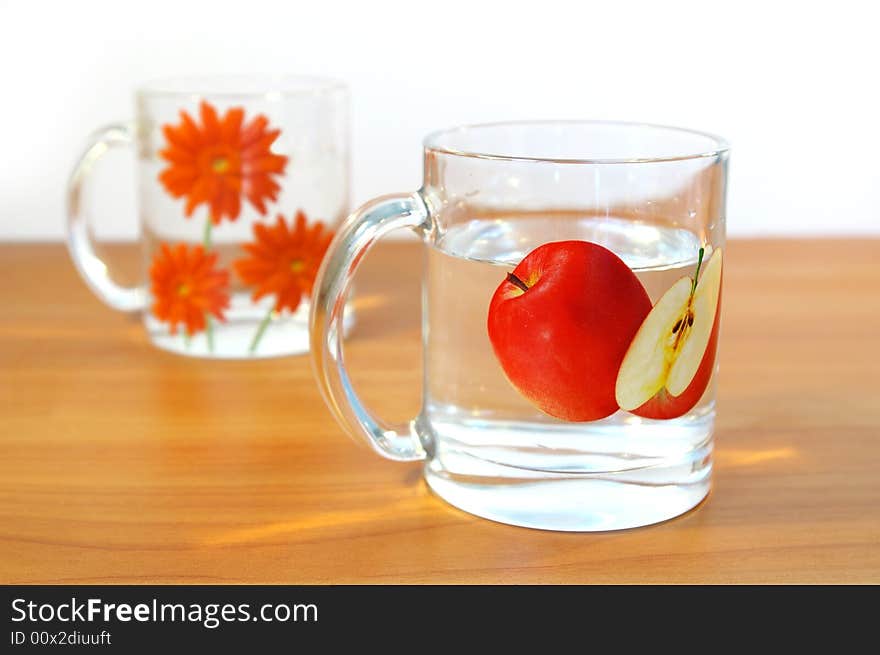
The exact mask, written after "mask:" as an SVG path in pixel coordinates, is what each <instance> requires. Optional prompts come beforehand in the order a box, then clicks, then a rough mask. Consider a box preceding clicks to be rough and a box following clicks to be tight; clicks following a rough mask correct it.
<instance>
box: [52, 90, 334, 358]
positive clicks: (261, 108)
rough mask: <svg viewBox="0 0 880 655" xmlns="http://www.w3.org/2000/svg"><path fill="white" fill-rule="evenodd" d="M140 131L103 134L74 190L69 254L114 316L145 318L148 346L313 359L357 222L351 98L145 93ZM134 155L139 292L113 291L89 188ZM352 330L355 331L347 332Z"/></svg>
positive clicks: (127, 128)
mask: <svg viewBox="0 0 880 655" xmlns="http://www.w3.org/2000/svg"><path fill="white" fill-rule="evenodd" d="M136 107H137V111H136V117H135V120H134V122H133V123H132V124H118V125H110V126H107V127H105V128H103V129H101V130H99V131H98V132H97V133H95V134H94V135H93V136H92V138H91V140H90V142H89V144H88V148H87V149H86V151H85V153H84V154H83V155H82V157H81V158H80V160H79V162H78V163H77V165H76V167H75V169H74V171H73V175H72V176H71V180H70V185H69V189H68V226H67V228H68V229H67V243H68V248H69V251H70V255H71V258H72V259H73V262H74V264H75V265H76V268H77V269H78V270H79V272H80V274H81V275H82V277H83V278H84V279H85V281H86V283H87V284H88V285H89V287H90V288H91V289H92V291H94V292H95V294H96V295H97V296H98V298H100V299H101V300H103V301H104V302H105V303H107V304H108V305H110V307H113V308H115V309H119V310H123V311H137V312H141V313H142V316H143V322H144V325H145V327H146V330H147V333H148V335H149V338H150V340H151V341H152V343H153V344H154V345H156V346H158V347H159V348H163V349H165V350H169V351H173V352H176V353H179V354H182V355H194V356H203V357H222V358H245V357H268V356H275V355H286V354H292V353H300V352H305V351H306V350H308V344H309V336H308V335H309V332H308V314H309V309H308V308H309V296H310V294H311V289H312V285H313V283H314V279H315V275H316V274H317V269H318V266H319V265H320V262H321V259H322V257H323V255H324V252H325V251H326V248H327V246H328V245H329V242H330V240H331V238H332V236H333V231H334V229H335V227H336V226H337V225H338V224H339V223H340V222H341V221H342V219H343V218H344V217H345V216H346V215H347V214H348V210H349V148H348V131H349V118H348V91H347V89H346V87H345V86H344V85H342V84H340V83H338V82H335V81H333V80H326V79H320V78H307V77H260V76H248V77H201V78H179V79H172V80H165V81H161V82H156V83H152V84H148V85H146V86H144V87H143V88H141V89H140V90H139V91H138V92H137V94H136ZM120 146H124V147H130V146H134V147H135V151H136V153H137V180H138V208H139V212H138V213H139V216H140V228H141V229H140V240H139V241H140V250H141V257H142V263H143V265H142V272H141V278H140V279H141V283H140V284H138V285H136V286H134V287H132V288H126V287H123V286H120V285H118V284H117V283H115V282H114V281H113V280H112V279H111V277H110V275H109V274H108V270H107V266H106V265H105V264H104V262H103V261H102V260H101V258H100V257H99V255H98V254H97V251H96V245H95V243H94V239H93V237H92V235H91V230H90V227H89V211H88V210H89V207H88V203H87V202H86V198H87V196H88V193H89V191H90V175H91V173H92V171H93V169H94V167H95V164H96V163H97V162H98V160H99V159H100V158H101V157H102V155H103V154H105V153H106V152H107V151H108V150H109V149H111V148H116V147H120ZM349 320H350V319H349Z"/></svg>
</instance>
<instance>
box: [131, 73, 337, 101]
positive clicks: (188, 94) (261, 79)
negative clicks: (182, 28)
mask: <svg viewBox="0 0 880 655" xmlns="http://www.w3.org/2000/svg"><path fill="white" fill-rule="evenodd" d="M332 93H343V94H347V93H348V85H347V84H346V83H345V82H343V81H342V80H339V79H336V78H333V77H322V76H317V75H297V74H288V73H279V74H273V73H259V74H244V73H243V74H239V75H181V76H172V77H162V78H157V79H153V80H148V81H147V82H144V83H142V84H140V85H139V86H138V88H137V89H136V90H135V96H136V97H137V98H148V97H149V98H155V97H167V98H192V99H198V98H202V97H205V96H210V97H212V98H228V99H230V100H235V99H244V98H247V99H253V98H257V97H265V98H267V99H275V100H280V99H285V98H294V97H302V96H320V95H325V94H332Z"/></svg>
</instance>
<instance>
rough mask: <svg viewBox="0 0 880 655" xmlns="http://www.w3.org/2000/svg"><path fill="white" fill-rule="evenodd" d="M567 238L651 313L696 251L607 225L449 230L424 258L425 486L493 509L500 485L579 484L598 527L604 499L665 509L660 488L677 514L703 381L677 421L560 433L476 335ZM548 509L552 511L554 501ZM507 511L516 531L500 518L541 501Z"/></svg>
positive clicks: (549, 219) (670, 231)
mask: <svg viewBox="0 0 880 655" xmlns="http://www.w3.org/2000/svg"><path fill="white" fill-rule="evenodd" d="M569 239H580V240H585V241H592V242H594V243H598V244H600V245H603V246H605V247H607V248H609V249H610V250H612V251H613V252H614V253H616V254H617V255H618V256H619V257H620V258H621V259H622V260H623V261H624V262H625V263H626V264H627V265H628V266H629V267H630V268H631V269H632V270H633V271H634V272H635V274H636V275H637V277H638V278H639V280H640V281H641V282H642V284H643V286H644V287H645V290H646V291H647V292H648V295H649V296H650V298H651V302H652V303H655V302H656V301H657V300H658V299H659V298H660V296H661V295H662V294H663V293H664V292H665V291H666V290H667V289H669V288H670V287H671V286H672V285H673V284H674V283H675V282H676V281H677V280H678V279H680V278H681V277H685V276H687V277H692V276H693V275H694V270H695V268H696V263H697V253H698V250H699V247H700V245H701V244H700V243H699V242H698V240H697V237H696V236H695V235H694V234H693V233H691V232H689V231H686V230H682V229H676V228H670V227H655V226H649V225H645V224H638V223H635V222H633V221H626V220H615V219H612V218H607V217H602V218H587V217H582V218H578V217H574V216H549V215H544V216H540V215H539V216H531V217H529V216H519V217H496V218H493V219H487V220H481V219H480V220H472V221H469V222H464V223H459V224H456V225H454V226H452V227H451V228H449V229H448V230H447V231H446V232H445V233H444V234H443V235H442V236H441V237H440V238H439V239H438V240H437V242H436V243H434V244H433V245H431V246H430V247H429V255H428V275H427V283H426V284H427V286H426V294H427V298H426V303H425V306H426V311H427V316H426V318H425V327H426V330H427V338H426V350H425V369H426V371H429V372H430V373H429V375H428V376H427V379H426V380H425V409H424V415H423V417H422V421H423V422H425V423H427V425H425V426H424V427H426V428H428V429H427V430H426V431H427V432H428V433H429V434H431V435H432V436H431V438H430V441H431V442H432V443H429V444H428V450H429V452H432V453H433V455H434V459H435V460H437V462H438V464H440V463H442V466H439V465H438V466H435V467H434V468H435V469H436V473H435V477H434V478H433V479H432V477H431V475H432V465H431V464H430V463H429V467H428V471H427V473H428V480H429V483H430V484H432V486H435V487H445V486H446V485H445V482H446V481H449V482H453V481H454V482H455V484H454V485H448V488H443V489H442V493H443V495H448V494H452V495H455V494H461V493H467V492H466V491H462V490H463V489H464V490H466V489H467V488H468V485H469V484H473V485H477V486H479V485H490V486H492V487H493V488H494V489H495V494H496V496H495V498H493V501H492V502H493V503H496V504H497V502H498V501H497V492H498V489H500V488H504V487H505V485H508V487H509V488H511V489H515V488H517V485H520V486H521V485H522V484H526V485H527V486H528V482H529V480H531V479H535V480H538V479H540V480H541V481H544V482H546V481H547V480H548V479H550V480H553V479H558V480H560V481H562V482H566V481H571V482H575V481H578V482H584V481H589V483H590V484H591V485H592V486H591V487H590V491H591V492H592V491H595V492H596V493H597V494H605V497H608V499H609V507H608V512H609V516H611V515H612V514H613V513H614V512H615V511H616V510H615V507H614V505H615V502H616V501H615V500H614V498H613V496H614V494H620V493H623V494H626V495H627V498H621V499H620V501H621V504H622V505H626V506H630V505H632V504H633V503H630V502H628V501H631V500H632V498H631V496H632V495H633V494H635V495H638V494H642V493H645V490H646V489H647V490H651V489H653V491H651V494H652V495H651V496H650V497H649V496H647V495H646V496H645V500H646V502H649V503H654V504H657V503H661V504H662V503H664V502H666V501H665V500H664V497H663V495H662V494H658V493H657V489H659V488H663V487H666V488H667V489H669V490H671V492H672V493H673V494H674V495H675V496H676V497H675V498H671V499H670V500H669V502H670V503H671V504H675V503H683V504H684V505H687V502H689V499H688V498H687V497H686V496H687V495H688V494H693V495H694V497H695V498H701V497H702V496H703V495H705V491H706V486H705V485H706V484H708V479H709V474H710V470H711V458H710V455H711V433H712V426H713V422H714V401H713V400H712V399H713V398H714V390H713V386H714V379H713V381H712V382H711V383H710V385H709V388H708V389H707V391H706V393H705V394H704V396H703V399H702V400H701V401H700V402H699V403H698V404H697V405H696V407H694V408H693V409H692V410H691V411H690V412H688V413H687V414H686V415H684V416H682V417H680V418H676V419H670V420H651V419H644V418H640V417H637V416H634V415H633V414H630V413H628V412H624V411H618V412H616V413H615V414H613V415H612V416H609V417H608V418H605V419H602V420H600V421H594V422H587V423H570V422H565V421H561V420H558V419H555V418H553V417H550V416H548V415H546V414H544V413H542V412H541V411H540V410H538V409H537V408H536V407H534V406H533V405H532V404H531V403H529V402H528V401H527V400H526V399H525V398H524V397H522V396H521V395H520V394H519V392H518V391H517V390H516V389H514V387H513V386H512V385H511V383H510V382H509V381H508V380H507V379H506V377H505V375H504V373H503V371H502V369H501V366H500V364H499V363H498V361H497V360H496V358H495V355H494V353H493V351H492V346H491V344H490V341H489V338H488V334H487V328H486V319H487V314H488V308H489V302H490V300H491V298H492V295H493V293H494V292H495V289H496V288H497V287H498V285H499V284H500V283H501V282H502V280H504V278H505V274H506V273H507V272H509V271H511V270H513V268H514V267H515V266H516V265H517V264H518V263H519V262H520V261H521V260H522V259H523V258H524V257H525V256H526V255H527V254H528V253H529V252H530V251H531V250H533V249H534V248H536V247H538V246H540V245H542V244H544V243H548V242H551V241H562V240H569ZM540 356H541V354H540V353H535V357H536V358H537V357H540ZM453 478H454V480H453ZM511 482H512V483H513V484H512V485H511V484H510V483H511ZM476 488H477V487H476V486H475V487H474V489H476ZM438 490H441V489H438ZM552 498H553V499H554V500H553V502H554V503H555V502H557V500H556V499H557V498H558V493H555V492H554V495H553V496H552ZM452 500H455V498H452ZM458 500H459V502H460V503H461V505H462V506H465V507H468V508H470V509H472V511H476V513H481V511H480V508H479V507H478V506H477V507H474V505H475V503H477V504H478V503H479V501H478V500H476V501H475V500H474V499H473V498H467V499H463V498H459V499H458ZM695 502H696V501H695ZM511 503H512V507H514V509H513V510H510V509H508V510H507V513H506V514H504V516H503V517H501V518H503V519H504V520H508V521H510V520H511V518H512V519H513V522H517V517H516V516H513V517H511V514H510V512H511V511H514V512H515V511H518V510H516V509H515V508H516V507H518V505H517V503H519V504H520V505H521V506H522V513H523V519H522V520H521V521H519V522H520V523H521V524H523V525H528V524H529V522H530V520H529V512H532V510H533V509H534V508H530V507H529V504H532V505H534V506H535V507H538V506H539V505H540V503H541V496H540V494H539V493H535V490H534V489H529V491H528V493H523V494H514V496H512V499H511ZM636 504H637V503H636ZM693 504H694V502H691V505H693ZM601 507H602V504H601V502H595V501H594V502H593V508H594V512H599V513H601ZM655 509H657V510H660V508H659V507H658V508H655ZM551 511H552V510H551ZM661 512H662V510H661ZM561 513H564V512H561ZM491 514H492V510H487V511H486V512H485V513H484V515H488V516H490V518H491ZM649 514H650V512H648V515H649ZM631 518H632V517H631V516H629V517H620V516H617V517H615V518H613V519H612V521H613V520H620V521H621V522H622V523H625V522H626V521H627V520H628V519H631ZM602 520H603V519H602V517H601V516H598V517H596V516H594V517H592V518H588V519H586V522H585V525H587V524H589V526H590V527H591V528H595V527H596V525H595V524H596V522H597V521H598V522H599V524H601V521H602ZM599 527H601V525H600V526H599ZM607 527H609V528H612V527H615V526H614V525H613V523H609V524H608V526H607ZM573 529H579V527H578V526H577V525H575V526H573Z"/></svg>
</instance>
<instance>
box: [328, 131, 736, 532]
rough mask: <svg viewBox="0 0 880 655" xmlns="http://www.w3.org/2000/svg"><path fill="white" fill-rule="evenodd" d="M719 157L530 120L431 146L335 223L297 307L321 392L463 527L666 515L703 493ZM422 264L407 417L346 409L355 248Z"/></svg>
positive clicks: (690, 144) (684, 138)
mask: <svg viewBox="0 0 880 655" xmlns="http://www.w3.org/2000/svg"><path fill="white" fill-rule="evenodd" d="M727 166H728V146H727V145H726V144H725V142H724V141H723V140H722V139H720V138H718V137H715V136H712V135H709V134H704V133H701V132H696V131H691V130H684V129H678V128H671V127H663V126H655V125H643V124H627V123H613V122H611V123H608V122H523V123H499V124H489V125H476V126H467V127H460V128H456V129H452V130H446V131H441V132H437V133H434V134H431V135H430V136H428V137H427V138H426V139H425V142H424V182H423V185H422V188H421V189H419V190H418V191H417V192H415V193H405V194H399V195H392V196H386V197H383V198H379V199H377V200H374V201H372V202H369V203H367V204H366V205H364V206H363V207H361V208H360V209H358V210H357V211H356V212H355V213H354V214H353V215H351V216H350V217H349V218H348V220H347V221H346V222H345V223H344V224H343V225H342V226H341V227H340V230H339V232H338V234H337V236H336V237H335V239H334V241H333V243H332V244H331V245H330V248H329V250H328V253H327V256H326V258H325V260H324V262H323V264H322V267H321V269H320V271H319V274H318V279H317V281H316V286H315V297H314V302H313V304H312V307H311V353H312V358H313V364H314V368H315V373H316V376H317V380H318V383H319V386H320V388H321V391H322V393H323V396H324V398H325V400H326V401H327V404H328V406H329V407H330V409H331V410H332V412H333V414H334V415H335V417H336V418H337V420H338V421H339V422H340V424H341V425H342V426H343V427H344V428H345V429H346V430H347V431H348V432H349V433H350V434H351V435H352V436H354V437H355V438H357V439H358V440H362V441H364V442H366V443H367V444H368V445H369V446H371V447H372V449H373V450H375V451H376V452H377V453H379V454H380V455H382V456H384V457H387V458H389V459H394V460H400V461H413V460H418V461H423V462H424V475H425V479H426V481H427V483H428V485H429V486H430V488H431V489H432V490H433V491H434V492H436V493H437V494H438V495H439V496H440V497H441V498H443V499H445V500H446V501H448V502H449V503H451V504H453V505H455V506H457V507H459V508H461V509H464V510H466V511H468V512H471V513H473V514H476V515H478V516H482V517H485V518H489V519H493V520H496V521H500V522H504V523H509V524H514V525H520V526H527V527H532V528H543V529H552V530H568V531H596V530H615V529H622V528H631V527H635V526H642V525H647V524H651V523H656V522H658V521H663V520H665V519H669V518H671V517H674V516H676V515H679V514H681V513H683V512H686V511H687V510H689V509H691V508H693V507H694V506H696V505H697V504H699V503H700V502H701V501H702V500H703V498H705V497H706V495H707V493H708V491H709V489H710V485H711V475H712V448H713V431H714V425H715V387H716V384H715V380H716V370H717V366H718V360H717V357H716V354H717V350H718V347H717V346H718V340H719V330H720V322H721V283H722V277H723V274H722V272H723V265H724V264H723V262H724V256H725V254H724V245H725V241H724V240H725V196H726V189H727ZM401 229H407V230H410V231H413V232H415V233H416V234H417V235H418V236H419V237H420V238H421V240H422V242H423V243H424V245H425V247H426V249H427V266H426V271H425V274H424V281H423V285H424V286H423V289H424V292H423V296H422V297H423V305H422V311H423V322H422V324H423V345H424V350H423V352H424V381H423V405H422V409H421V412H420V413H419V415H418V416H417V417H415V418H413V419H412V420H411V421H409V422H407V423H403V424H391V423H389V422H387V421H384V420H382V419H381V418H380V417H378V416H376V415H375V414H374V413H373V412H371V411H370V410H369V409H368V408H367V407H366V406H364V404H363V403H362V402H361V400H360V399H359V398H358V396H357V394H356V392H355V390H354V388H353V386H352V384H351V380H350V378H349V374H348V371H347V370H346V367H345V361H344V357H343V338H342V329H341V325H342V321H343V319H344V315H345V312H344V301H345V298H346V297H347V293H348V290H349V286H350V283H351V280H352V277H353V275H354V273H355V271H356V270H357V267H358V265H359V263H360V262H361V261H362V259H363V256H364V255H365V254H366V253H367V251H368V250H369V249H370V247H371V246H372V245H373V244H374V243H375V242H376V241H377V240H378V239H380V238H382V237H384V236H385V235H387V234H389V233H391V232H394V231H397V230H401Z"/></svg>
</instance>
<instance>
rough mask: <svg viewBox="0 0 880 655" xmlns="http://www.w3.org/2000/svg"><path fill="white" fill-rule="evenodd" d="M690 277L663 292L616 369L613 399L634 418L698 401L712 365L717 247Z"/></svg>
mask: <svg viewBox="0 0 880 655" xmlns="http://www.w3.org/2000/svg"><path fill="white" fill-rule="evenodd" d="M702 254H703V251H702V250H701V251H700V261H698V263H697V270H696V272H695V273H694V279H691V278H690V277H683V278H681V279H680V280H678V281H677V282H676V283H675V284H674V285H672V287H671V288H670V289H669V290H668V291H667V292H666V293H664V294H663V296H662V297H661V298H660V300H658V301H657V304H656V305H654V307H653V308H652V309H651V311H650V312H649V313H648V315H647V316H646V317H645V320H644V321H643V322H642V325H641V327H640V328H639V329H638V331H637V332H636V335H635V337H633V340H632V342H631V343H630V346H629V349H628V350H627V352H626V355H624V358H623V362H622V363H621V365H620V370H619V371H618V373H617V383H616V385H615V390H614V391H615V398H616V399H617V403H618V405H620V408H621V409H624V410H626V411H629V412H632V413H633V414H636V415H637V416H642V417H644V418H653V419H669V418H676V417H678V416H682V415H684V414H686V413H687V412H689V411H690V410H691V409H693V407H694V406H695V405H696V404H697V403H698V402H699V400H700V398H701V397H702V396H703V393H704V392H705V391H706V387H707V386H708V385H709V381H710V380H711V379H712V372H713V369H714V368H715V351H716V349H717V342H718V324H719V314H720V311H719V309H720V306H721V249H716V250H715V251H714V252H713V253H712V255H711V256H710V257H709V260H708V261H707V262H706V263H705V264H704V265H703V272H702V275H701V274H700V268H701V265H702Z"/></svg>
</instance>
